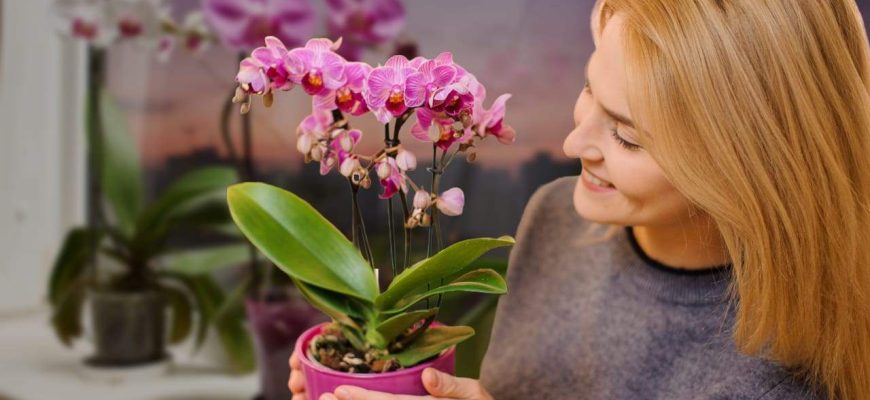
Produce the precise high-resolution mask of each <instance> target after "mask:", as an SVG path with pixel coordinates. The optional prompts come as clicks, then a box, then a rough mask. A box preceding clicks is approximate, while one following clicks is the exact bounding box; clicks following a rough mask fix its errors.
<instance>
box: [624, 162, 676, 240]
mask: <svg viewBox="0 0 870 400" xmlns="http://www.w3.org/2000/svg"><path fill="white" fill-rule="evenodd" d="M612 161H614V162H620V163H619V164H613V165H619V166H620V167H619V168H618V169H617V168H613V169H610V171H611V177H612V179H613V182H614V184H615V185H616V187H617V188H619V192H620V194H621V196H622V197H623V199H624V200H625V204H626V208H627V210H625V211H626V212H627V213H629V214H631V215H630V216H627V217H629V218H631V219H632V220H633V221H630V222H632V223H633V224H637V225H644V224H657V223H673V222H674V221H677V220H681V219H684V218H685V217H686V216H687V215H688V214H689V212H690V211H689V208H690V207H689V202H688V199H686V197H685V196H683V194H682V193H680V192H679V191H678V190H677V189H676V188H675V187H674V186H673V185H672V184H671V182H670V181H668V179H667V178H666V177H665V175H664V173H663V172H662V171H661V169H659V167H658V165H657V164H656V163H655V162H653V161H651V159H640V160H619V161H617V160H612Z"/></svg>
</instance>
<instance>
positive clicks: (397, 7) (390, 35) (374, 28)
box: [326, 0, 405, 60]
mask: <svg viewBox="0 0 870 400" xmlns="http://www.w3.org/2000/svg"><path fill="white" fill-rule="evenodd" d="M326 6H327V8H328V10H329V13H328V15H329V20H328V22H329V31H330V33H331V34H332V36H334V37H343V38H344V39H345V40H346V41H347V46H345V47H343V48H342V49H341V50H342V51H341V54H342V55H343V56H345V57H346V58H348V59H349V60H359V59H360V51H361V50H362V49H363V48H364V47H368V46H373V45H378V44H384V43H387V42H389V41H392V40H394V39H396V37H397V36H398V35H399V33H400V32H401V31H402V29H403V28H404V26H405V7H404V6H403V5H402V2H401V1H399V0H327V1H326Z"/></svg>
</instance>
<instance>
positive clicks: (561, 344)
mask: <svg viewBox="0 0 870 400" xmlns="http://www.w3.org/2000/svg"><path fill="white" fill-rule="evenodd" d="M593 20H594V21H595V22H596V24H593V29H594V30H595V32H596V36H597V37H596V41H597V43H596V50H595V52H594V53H593V55H592V56H591V58H590V60H589V63H588V65H587V72H586V73H587V80H586V87H585V88H584V89H583V91H582V93H581V94H580V96H579V99H578V100H577V103H576V106H575V109H574V118H575V122H576V128H575V129H574V130H573V131H572V132H571V133H570V134H569V135H568V137H567V139H566V140H565V143H564V150H565V153H566V154H567V155H568V156H570V157H576V158H579V159H580V162H581V164H582V167H583V172H582V174H581V176H580V177H579V178H577V177H570V178H561V179H558V180H556V181H554V182H551V183H549V184H547V185H545V186H543V187H542V188H541V189H539V190H538V191H537V192H536V193H535V195H534V196H533V197H532V199H531V200H530V202H529V204H528V205H527V207H526V210H525V213H524V215H523V219H522V221H521V222H520V226H519V229H518V233H517V245H516V246H515V247H514V249H513V250H512V253H511V258H510V263H511V267H510V268H509V273H508V281H509V287H510V293H509V294H508V295H506V296H505V297H504V298H502V300H501V301H500V303H499V306H498V310H497V314H496V321H495V326H494V330H493V335H492V339H491V342H490V346H489V349H488V353H487V355H486V358H485V360H484V363H483V366H482V370H481V379H480V381H476V380H472V379H464V378H454V377H450V376H447V375H443V374H440V373H435V372H434V371H432V370H427V371H426V372H425V373H424V375H423V381H424V385H425V386H426V387H427V388H428V390H429V391H430V393H431V395H432V397H434V398H450V399H492V398H495V399H499V400H505V399H544V398H547V399H549V398H553V399H568V398H607V399H616V398H644V399H646V398H662V399H734V398H741V399H743V398H746V399H792V398H830V399H870V243H868V242H870V230H868V229H870V228H868V227H870V197H868V191H870V168H868V164H870V64H868V62H870V52H868V43H867V38H866V34H865V31H864V27H863V25H862V22H861V17H860V14H859V12H858V9H857V6H856V5H855V3H854V0H829V1H824V2H822V1H808V0H644V1H637V0H606V1H605V2H604V4H603V5H602V6H601V7H600V8H599V9H598V12H597V13H595V14H594V15H593ZM599 27H600V28H599ZM599 226H603V227H607V226H610V227H613V228H614V229H609V231H608V232H607V234H606V235H604V237H603V238H601V239H600V240H597V241H596V240H586V239H585V238H586V236H584V235H582V234H583V233H584V232H589V231H590V230H592V231H595V230H596V229H597V227H599ZM566 237H581V238H582V239H583V240H577V241H566V240H565V238H566ZM291 365H292V366H293V367H294V369H295V370H294V372H293V373H292V374H291V380H290V388H291V390H293V392H294V393H296V394H297V396H294V398H300V397H304V382H302V378H301V374H300V373H299V372H298V359H296V357H295V356H294V357H293V359H291ZM335 395H336V396H337V397H338V398H339V399H341V400H344V399H410V398H413V397H410V396H392V395H387V394H382V393H375V392H369V391H365V390H362V389H359V388H353V387H343V388H339V389H337V390H336V394H335ZM336 396H333V395H324V397H323V398H329V399H334V398H335V397H336Z"/></svg>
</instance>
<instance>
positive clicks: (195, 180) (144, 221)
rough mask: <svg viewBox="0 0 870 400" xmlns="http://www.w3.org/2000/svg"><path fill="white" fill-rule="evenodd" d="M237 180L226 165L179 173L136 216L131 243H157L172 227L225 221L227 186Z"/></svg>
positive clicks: (226, 213) (144, 247) (142, 246)
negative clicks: (134, 230) (133, 236)
mask: <svg viewBox="0 0 870 400" xmlns="http://www.w3.org/2000/svg"><path fill="white" fill-rule="evenodd" d="M237 180H238V175H237V174H236V172H235V170H233V169H232V168H228V167H208V168H202V169H198V170H195V171H193V172H189V173H187V174H185V175H183V176H181V177H180V178H178V179H177V180H175V181H174V182H173V183H172V185H170V187H169V188H168V189H167V190H166V191H165V192H163V194H162V195H161V196H160V197H159V198H158V199H157V200H155V201H154V202H153V203H151V204H149V205H148V207H147V208H146V209H145V211H143V212H142V215H141V216H139V218H138V219H137V221H136V236H135V238H134V246H135V247H137V248H139V249H148V248H149V246H151V247H153V246H157V245H160V244H161V243H162V242H163V240H164V239H165V237H166V235H167V234H168V233H169V232H170V230H171V229H172V228H173V227H175V226H180V225H203V224H211V225H214V226H215V227H219V226H221V225H223V224H226V223H228V222H229V221H230V218H229V212H227V208H226V199H225V196H226V195H225V193H226V188H227V187H228V186H230V185H232V184H233V183H236V182H237Z"/></svg>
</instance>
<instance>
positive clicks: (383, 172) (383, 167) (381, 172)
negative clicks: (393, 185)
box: [377, 159, 392, 179]
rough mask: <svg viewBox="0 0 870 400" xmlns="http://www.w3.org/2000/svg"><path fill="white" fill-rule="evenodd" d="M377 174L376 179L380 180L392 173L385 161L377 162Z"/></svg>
mask: <svg viewBox="0 0 870 400" xmlns="http://www.w3.org/2000/svg"><path fill="white" fill-rule="evenodd" d="M377 172H378V178H381V179H387V177H389V176H390V173H391V172H392V171H391V170H390V164H388V163H387V161H386V159H384V160H382V161H378V166H377Z"/></svg>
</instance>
